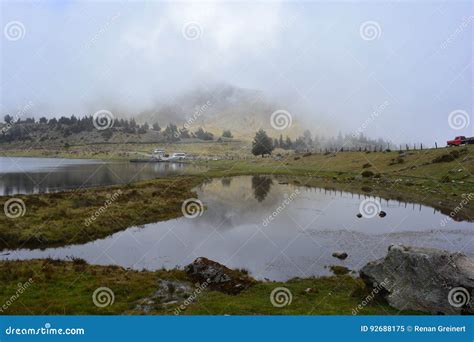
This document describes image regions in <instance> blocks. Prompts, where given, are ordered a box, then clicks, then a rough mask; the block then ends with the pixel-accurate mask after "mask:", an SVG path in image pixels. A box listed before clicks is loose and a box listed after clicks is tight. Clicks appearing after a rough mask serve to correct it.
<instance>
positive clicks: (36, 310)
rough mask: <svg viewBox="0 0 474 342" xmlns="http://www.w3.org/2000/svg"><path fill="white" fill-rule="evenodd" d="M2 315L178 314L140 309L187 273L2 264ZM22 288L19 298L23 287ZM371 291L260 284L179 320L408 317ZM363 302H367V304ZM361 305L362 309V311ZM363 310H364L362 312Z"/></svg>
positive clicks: (207, 296)
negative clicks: (104, 300)
mask: <svg viewBox="0 0 474 342" xmlns="http://www.w3.org/2000/svg"><path fill="white" fill-rule="evenodd" d="M0 280H1V282H2V286H1V287H0V302H1V303H7V304H8V305H5V306H4V307H3V308H1V307H0V309H2V312H1V314H2V315H19V314H21V315H123V314H125V315H140V314H152V315H173V314H175V312H176V311H175V310H176V308H177V307H178V306H179V305H180V304H179V303H167V304H166V305H160V304H158V305H154V306H151V307H150V308H149V310H147V311H146V312H145V311H143V310H142V309H141V308H142V307H143V305H145V304H146V303H147V302H148V298H149V297H150V296H151V295H153V294H154V293H155V291H156V288H157V283H158V282H159V281H160V280H173V281H179V282H187V283H189V284H190V286H194V285H193V283H192V282H191V279H188V278H187V275H186V273H185V272H184V271H182V270H170V271H164V270H159V271H154V272H151V271H135V270H129V269H124V268H122V267H117V266H93V265H88V264H87V263H85V262H84V261H82V260H80V259H76V260H73V261H58V260H51V259H44V260H29V261H0ZM281 286H283V287H286V288H287V289H288V290H289V291H290V292H291V294H292V299H291V302H290V303H289V304H288V305H287V306H284V307H281V308H279V307H275V306H273V305H272V303H271V301H270V294H271V292H272V291H273V290H274V289H275V288H277V287H281ZM20 287H21V288H22V290H21V293H19V288H20ZM100 287H107V288H109V289H110V290H111V291H112V292H113V295H114V297H113V298H114V300H113V302H112V303H111V304H110V305H107V306H105V307H98V306H96V305H94V302H93V300H92V296H93V293H94V291H95V290H96V289H98V288H100ZM368 295H370V294H369V292H367V290H366V289H365V287H364V284H363V282H362V281H361V280H360V279H359V278H353V277H351V276H348V275H341V276H331V277H321V278H307V279H299V278H295V279H292V280H289V281H287V282H257V283H256V284H255V285H254V286H252V287H250V288H249V289H247V290H245V291H243V292H241V293H240V294H238V295H228V294H224V293H222V292H217V291H212V290H209V289H205V290H203V291H201V292H199V294H198V295H195V297H193V298H194V299H193V300H190V301H189V303H188V305H186V307H185V309H184V310H180V311H179V314H180V315H225V314H228V315H352V314H354V311H353V310H356V311H355V312H356V313H357V314H358V315H397V314H407V312H399V311H398V310H396V309H393V308H391V307H390V306H389V305H388V304H386V303H384V302H381V301H379V300H376V299H375V300H374V299H372V298H371V300H366V299H367V298H368V297H367V296H368ZM362 303H365V304H364V305H362ZM359 305H361V306H360V307H359ZM358 307H359V309H357V308H358Z"/></svg>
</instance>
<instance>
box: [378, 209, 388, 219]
mask: <svg viewBox="0 0 474 342" xmlns="http://www.w3.org/2000/svg"><path fill="white" fill-rule="evenodd" d="M379 216H380V217H385V216H387V213H386V212H385V211H383V210H381V211H380V213H379Z"/></svg>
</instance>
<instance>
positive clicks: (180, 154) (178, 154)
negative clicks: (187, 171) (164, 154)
mask: <svg viewBox="0 0 474 342" xmlns="http://www.w3.org/2000/svg"><path fill="white" fill-rule="evenodd" d="M184 159H186V153H184V152H175V153H173V154H172V155H171V156H170V157H169V158H168V160H170V161H175V160H184Z"/></svg>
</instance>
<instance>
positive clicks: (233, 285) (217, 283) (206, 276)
mask: <svg viewBox="0 0 474 342" xmlns="http://www.w3.org/2000/svg"><path fill="white" fill-rule="evenodd" d="M184 271H185V272H186V273H187V274H188V276H189V277H190V278H191V279H193V280H194V281H198V282H201V283H205V284H206V285H207V286H209V288H210V289H212V290H216V291H221V292H225V293H228V294H238V293H239V292H241V291H243V290H245V289H247V288H249V287H250V286H251V285H253V284H254V283H255V280H254V279H252V278H251V277H249V276H248V275H246V274H244V273H243V272H241V271H237V270H231V269H230V268H228V267H226V266H224V265H221V264H219V263H218V262H215V261H213V260H209V259H207V258H204V257H201V258H197V259H196V260H194V261H193V262H192V263H191V264H189V265H188V266H186V267H185V268H184Z"/></svg>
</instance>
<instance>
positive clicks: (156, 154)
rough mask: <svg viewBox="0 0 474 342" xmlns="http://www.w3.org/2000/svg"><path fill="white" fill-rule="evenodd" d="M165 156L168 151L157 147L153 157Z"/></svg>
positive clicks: (160, 157) (161, 157)
mask: <svg viewBox="0 0 474 342" xmlns="http://www.w3.org/2000/svg"><path fill="white" fill-rule="evenodd" d="M164 157H166V151H165V150H163V149H161V148H155V149H154V150H153V158H156V159H163V158H164Z"/></svg>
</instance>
